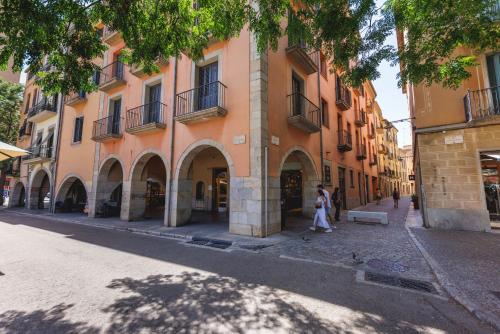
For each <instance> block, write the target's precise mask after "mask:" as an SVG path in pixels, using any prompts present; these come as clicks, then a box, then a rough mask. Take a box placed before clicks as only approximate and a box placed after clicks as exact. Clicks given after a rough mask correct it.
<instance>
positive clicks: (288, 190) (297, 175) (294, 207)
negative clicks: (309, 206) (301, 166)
mask: <svg viewBox="0 0 500 334" xmlns="http://www.w3.org/2000/svg"><path fill="white" fill-rule="evenodd" d="M280 182H281V199H282V203H283V204H282V205H284V212H285V213H286V215H301V214H302V202H303V201H302V171H300V170H285V171H283V172H281V179H280Z"/></svg>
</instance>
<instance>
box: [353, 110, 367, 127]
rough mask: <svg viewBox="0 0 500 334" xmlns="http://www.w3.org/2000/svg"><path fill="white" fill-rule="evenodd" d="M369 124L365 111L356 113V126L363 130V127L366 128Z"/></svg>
mask: <svg viewBox="0 0 500 334" xmlns="http://www.w3.org/2000/svg"><path fill="white" fill-rule="evenodd" d="M366 123H367V121H366V112H364V111H358V112H357V113H356V119H355V120H354V124H356V126H357V127H358V128H362V127H363V126H365V125H366Z"/></svg>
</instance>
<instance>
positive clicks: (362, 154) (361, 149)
mask: <svg viewBox="0 0 500 334" xmlns="http://www.w3.org/2000/svg"><path fill="white" fill-rule="evenodd" d="M356 157H357V159H358V160H364V159H366V145H365V144H358V145H357V147H356Z"/></svg>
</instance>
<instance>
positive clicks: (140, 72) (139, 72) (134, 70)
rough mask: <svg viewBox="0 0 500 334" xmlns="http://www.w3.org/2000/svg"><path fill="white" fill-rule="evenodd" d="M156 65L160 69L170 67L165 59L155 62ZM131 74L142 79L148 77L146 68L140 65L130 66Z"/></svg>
mask: <svg viewBox="0 0 500 334" xmlns="http://www.w3.org/2000/svg"><path fill="white" fill-rule="evenodd" d="M155 64H156V65H157V66H158V67H164V66H167V65H168V60H166V59H164V58H160V59H158V60H157V61H156V62H155ZM130 74H132V75H135V76H136V77H138V78H141V79H142V78H144V77H147V76H148V74H147V73H146V72H144V68H143V67H142V66H140V65H131V66H130Z"/></svg>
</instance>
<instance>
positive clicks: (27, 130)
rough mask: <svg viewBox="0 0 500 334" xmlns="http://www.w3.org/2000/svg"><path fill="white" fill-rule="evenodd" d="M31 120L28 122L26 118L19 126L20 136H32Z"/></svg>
mask: <svg viewBox="0 0 500 334" xmlns="http://www.w3.org/2000/svg"><path fill="white" fill-rule="evenodd" d="M31 128H32V124H31V122H28V121H27V120H26V119H25V120H24V122H23V125H22V126H21V127H20V128H19V138H21V137H22V136H30V135H31Z"/></svg>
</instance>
